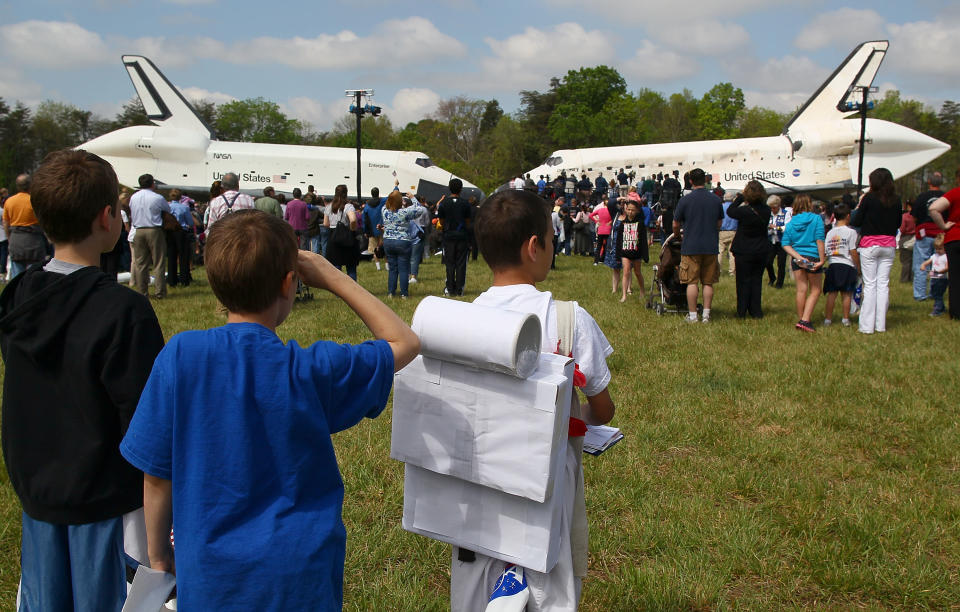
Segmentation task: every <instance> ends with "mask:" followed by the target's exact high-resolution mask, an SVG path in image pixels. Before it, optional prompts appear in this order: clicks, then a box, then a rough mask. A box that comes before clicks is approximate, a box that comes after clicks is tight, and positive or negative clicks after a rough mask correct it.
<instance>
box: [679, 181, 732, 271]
mask: <svg viewBox="0 0 960 612" xmlns="http://www.w3.org/2000/svg"><path fill="white" fill-rule="evenodd" d="M673 219H674V221H679V222H680V223H681V224H682V225H683V242H682V243H681V246H680V254H681V255H716V254H717V253H719V252H720V228H719V224H718V223H717V222H718V221H720V220H721V219H723V202H722V201H721V200H720V198H718V197H717V196H715V195H713V194H712V193H710V192H709V191H707V190H706V189H694V190H693V191H692V192H690V193H688V194H687V195H685V196H683V197H682V198H680V202H679V203H678V204H677V212H676V213H674V216H673Z"/></svg>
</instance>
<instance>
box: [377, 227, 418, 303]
mask: <svg viewBox="0 0 960 612" xmlns="http://www.w3.org/2000/svg"><path fill="white" fill-rule="evenodd" d="M383 251H384V253H385V254H386V256H387V264H388V265H389V266H390V271H389V273H388V274H387V293H388V294H390V295H394V294H395V293H396V292H397V280H398V279H399V280H400V295H401V296H406V295H407V291H408V287H409V282H410V253H411V251H413V243H411V242H410V241H409V240H396V239H393V238H387V239H386V240H384V241H383Z"/></svg>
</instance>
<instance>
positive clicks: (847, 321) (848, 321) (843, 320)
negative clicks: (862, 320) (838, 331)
mask: <svg viewBox="0 0 960 612" xmlns="http://www.w3.org/2000/svg"><path fill="white" fill-rule="evenodd" d="M840 322H841V323H842V324H843V326H844V327H850V319H841V320H840Z"/></svg>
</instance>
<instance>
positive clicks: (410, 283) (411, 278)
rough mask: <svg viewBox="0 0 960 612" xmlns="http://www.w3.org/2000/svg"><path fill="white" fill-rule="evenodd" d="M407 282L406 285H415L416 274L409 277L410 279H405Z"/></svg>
mask: <svg viewBox="0 0 960 612" xmlns="http://www.w3.org/2000/svg"><path fill="white" fill-rule="evenodd" d="M407 284H408V285H416V284H417V277H416V276H411V277H410V280H409V281H407Z"/></svg>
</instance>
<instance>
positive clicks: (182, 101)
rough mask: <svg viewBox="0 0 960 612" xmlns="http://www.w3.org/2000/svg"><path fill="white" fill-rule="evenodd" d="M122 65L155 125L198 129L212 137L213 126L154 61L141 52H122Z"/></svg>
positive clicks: (196, 130) (197, 130) (195, 130)
mask: <svg viewBox="0 0 960 612" xmlns="http://www.w3.org/2000/svg"><path fill="white" fill-rule="evenodd" d="M123 66H124V67H125V68H126V69H127V74H129V75H130V80H131V81H133V87H134V88H135V89H136V90H137V95H138V96H140V102H141V103H142V104H143V109H144V110H145V111H146V112H147V117H148V118H149V119H150V121H152V122H153V123H154V124H155V125H161V126H170V127H176V128H180V129H185V130H190V131H194V132H200V133H202V134H205V135H206V136H207V137H208V138H214V132H213V129H211V128H210V126H209V125H207V124H206V123H205V122H204V121H203V119H201V118H200V115H198V114H197V111H196V109H194V108H193V105H191V104H190V103H189V102H187V100H186V98H184V97H183V94H181V93H180V90H179V89H177V88H176V87H174V85H173V83H171V82H170V81H168V80H167V77H165V76H163V73H162V72H160V70H159V69H158V68H157V67H156V66H155V65H154V63H153V62H151V61H150V60H149V59H147V58H145V57H143V56H140V55H124V56H123Z"/></svg>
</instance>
